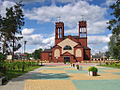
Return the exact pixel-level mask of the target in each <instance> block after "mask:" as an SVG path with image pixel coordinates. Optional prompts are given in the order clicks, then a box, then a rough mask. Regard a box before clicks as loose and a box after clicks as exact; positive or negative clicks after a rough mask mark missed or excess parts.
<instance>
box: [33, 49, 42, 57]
mask: <svg viewBox="0 0 120 90" xmlns="http://www.w3.org/2000/svg"><path fill="white" fill-rule="evenodd" d="M41 52H42V49H41V48H40V49H37V50H35V51H34V52H33V56H34V58H35V59H40V58H41Z"/></svg>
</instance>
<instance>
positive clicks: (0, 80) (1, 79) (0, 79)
mask: <svg viewBox="0 0 120 90" xmlns="http://www.w3.org/2000/svg"><path fill="white" fill-rule="evenodd" d="M3 79H5V77H0V85H2V83H3V82H2V81H3Z"/></svg>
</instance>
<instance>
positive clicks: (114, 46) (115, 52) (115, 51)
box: [107, 0, 120, 59]
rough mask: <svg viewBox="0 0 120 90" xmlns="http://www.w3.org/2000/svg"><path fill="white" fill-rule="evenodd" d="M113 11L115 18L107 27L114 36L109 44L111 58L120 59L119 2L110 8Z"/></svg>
mask: <svg viewBox="0 0 120 90" xmlns="http://www.w3.org/2000/svg"><path fill="white" fill-rule="evenodd" d="M110 8H111V9H112V10H113V12H112V13H111V15H112V16H113V17H114V18H113V19H111V20H109V22H108V24H109V26H108V27H107V28H108V29H109V30H111V31H112V36H111V37H110V42H109V50H110V53H111V56H112V57H113V58H115V59H120V55H119V53H120V47H119V45H118V44H120V43H119V42H120V1H119V0H117V1H116V3H114V4H113V5H111V6H110Z"/></svg>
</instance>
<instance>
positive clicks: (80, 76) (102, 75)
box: [68, 73, 120, 80]
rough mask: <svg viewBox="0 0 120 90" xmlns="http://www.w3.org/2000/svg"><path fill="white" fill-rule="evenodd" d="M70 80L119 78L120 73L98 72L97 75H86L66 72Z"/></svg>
mask: <svg viewBox="0 0 120 90" xmlns="http://www.w3.org/2000/svg"><path fill="white" fill-rule="evenodd" d="M68 75H69V76H70V79H71V80H112V79H120V75H116V74H112V73H98V76H88V74H87V73H68Z"/></svg>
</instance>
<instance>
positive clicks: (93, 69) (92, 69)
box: [88, 67, 98, 72]
mask: <svg viewBox="0 0 120 90" xmlns="http://www.w3.org/2000/svg"><path fill="white" fill-rule="evenodd" d="M88 71H92V72H98V69H97V68H96V67H90V68H89V69H88Z"/></svg>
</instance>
